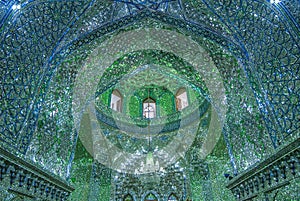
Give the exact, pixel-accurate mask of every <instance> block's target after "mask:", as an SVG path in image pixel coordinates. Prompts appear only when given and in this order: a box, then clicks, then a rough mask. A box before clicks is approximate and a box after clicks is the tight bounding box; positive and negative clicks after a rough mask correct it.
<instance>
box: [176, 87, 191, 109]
mask: <svg viewBox="0 0 300 201" xmlns="http://www.w3.org/2000/svg"><path fill="white" fill-rule="evenodd" d="M187 106H189V102H188V98H187V93H186V90H185V88H181V89H179V90H178V91H177V93H176V109H177V111H180V110H182V109H183V108H186V107H187Z"/></svg>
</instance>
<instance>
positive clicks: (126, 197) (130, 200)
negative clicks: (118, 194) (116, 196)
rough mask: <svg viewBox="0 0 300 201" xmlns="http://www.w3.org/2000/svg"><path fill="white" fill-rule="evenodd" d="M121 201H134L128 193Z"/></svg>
mask: <svg viewBox="0 0 300 201" xmlns="http://www.w3.org/2000/svg"><path fill="white" fill-rule="evenodd" d="M123 201H134V199H133V197H132V195H130V193H128V194H127V195H125V196H124V199H123Z"/></svg>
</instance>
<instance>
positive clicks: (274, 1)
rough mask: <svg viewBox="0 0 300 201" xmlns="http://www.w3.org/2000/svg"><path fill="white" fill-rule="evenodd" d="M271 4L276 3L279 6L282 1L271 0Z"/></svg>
mask: <svg viewBox="0 0 300 201" xmlns="http://www.w3.org/2000/svg"><path fill="white" fill-rule="evenodd" d="M270 3H272V4H273V3H276V4H277V3H280V0H270Z"/></svg>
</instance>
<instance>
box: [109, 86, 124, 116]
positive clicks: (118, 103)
mask: <svg viewBox="0 0 300 201" xmlns="http://www.w3.org/2000/svg"><path fill="white" fill-rule="evenodd" d="M110 108H111V109H113V110H115V111H117V112H122V95H121V93H120V92H119V91H118V90H116V89H115V90H114V91H113V92H112V94H111V101H110Z"/></svg>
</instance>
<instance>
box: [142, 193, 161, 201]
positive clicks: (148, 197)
mask: <svg viewBox="0 0 300 201" xmlns="http://www.w3.org/2000/svg"><path fill="white" fill-rule="evenodd" d="M144 201H158V199H157V197H156V196H155V195H154V194H153V193H149V194H148V195H146V197H145V199H144Z"/></svg>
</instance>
